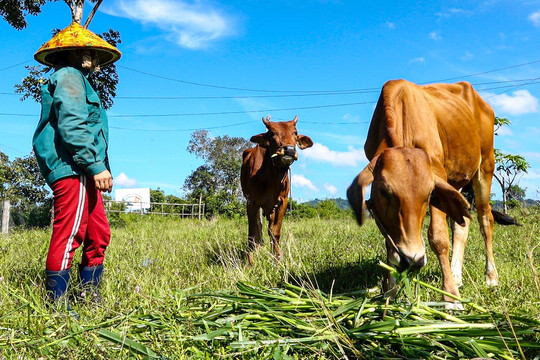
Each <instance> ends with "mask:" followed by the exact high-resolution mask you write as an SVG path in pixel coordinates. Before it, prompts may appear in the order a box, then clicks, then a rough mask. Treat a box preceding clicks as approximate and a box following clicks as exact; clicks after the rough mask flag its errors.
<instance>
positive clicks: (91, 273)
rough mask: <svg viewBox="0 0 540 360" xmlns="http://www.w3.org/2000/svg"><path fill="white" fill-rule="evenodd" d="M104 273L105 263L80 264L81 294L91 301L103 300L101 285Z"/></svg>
mask: <svg viewBox="0 0 540 360" xmlns="http://www.w3.org/2000/svg"><path fill="white" fill-rule="evenodd" d="M102 275H103V264H101V265H97V266H80V267H79V280H80V286H81V293H80V296H81V297H82V298H86V299H88V300H90V301H96V302H101V296H100V294H99V286H100V284H101V277H102Z"/></svg>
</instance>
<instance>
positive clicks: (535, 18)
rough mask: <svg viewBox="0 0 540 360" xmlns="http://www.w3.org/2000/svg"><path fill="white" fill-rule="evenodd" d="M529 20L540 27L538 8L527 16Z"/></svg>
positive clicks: (539, 11)
mask: <svg viewBox="0 0 540 360" xmlns="http://www.w3.org/2000/svg"><path fill="white" fill-rule="evenodd" d="M528 19H529V21H530V22H532V23H533V25H534V26H539V27H540V10H538V11H535V12H533V13H532V14H531V15H529V17H528Z"/></svg>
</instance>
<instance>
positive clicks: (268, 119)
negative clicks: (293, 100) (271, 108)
mask: <svg viewBox="0 0 540 360" xmlns="http://www.w3.org/2000/svg"><path fill="white" fill-rule="evenodd" d="M271 118H272V117H271V116H270V115H266V119H265V118H264V116H263V118H262V121H263V123H264V125H267V124H268V123H269V122H270V119H271Z"/></svg>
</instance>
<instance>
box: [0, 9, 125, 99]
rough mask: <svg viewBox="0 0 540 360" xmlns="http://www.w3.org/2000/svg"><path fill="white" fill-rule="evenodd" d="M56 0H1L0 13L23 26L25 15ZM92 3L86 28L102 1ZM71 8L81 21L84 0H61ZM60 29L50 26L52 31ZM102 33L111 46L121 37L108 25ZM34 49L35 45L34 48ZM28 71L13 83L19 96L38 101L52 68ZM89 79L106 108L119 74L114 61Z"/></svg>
mask: <svg viewBox="0 0 540 360" xmlns="http://www.w3.org/2000/svg"><path fill="white" fill-rule="evenodd" d="M52 1H56V0H9V1H1V2H0V15H1V16H2V17H3V18H4V20H6V21H7V23H8V24H10V25H11V26H12V27H13V28H15V29H17V30H22V29H24V28H26V26H27V25H28V23H27V21H26V17H27V16H28V15H33V16H36V15H39V14H40V13H41V7H42V6H43V5H45V4H46V3H48V2H52ZM91 2H92V3H94V7H93V9H92V11H91V12H90V14H89V15H88V18H87V19H86V22H85V24H84V27H85V28H88V25H90V22H91V21H92V19H93V17H94V14H95V13H96V11H97V9H98V8H99V6H100V5H101V3H102V2H103V0H91ZM64 3H66V4H67V5H68V6H69V8H70V10H71V18H72V21H74V22H77V23H78V24H82V14H83V9H84V0H64ZM58 31H59V29H54V30H53V35H55V34H56V33H57V32H58ZM101 37H102V38H103V39H104V40H105V41H107V42H108V43H110V44H111V45H113V46H117V44H118V43H120V42H121V40H120V33H119V32H117V31H114V30H112V29H109V31H107V32H104V33H102V34H101ZM36 50H37V49H36ZM26 69H27V70H28V75H27V76H26V77H25V78H23V80H22V82H21V84H16V85H15V92H16V93H18V94H22V96H21V100H26V99H28V98H30V97H31V98H32V99H34V100H35V101H37V102H40V101H41V84H42V83H43V81H44V78H45V75H46V74H47V73H48V72H50V71H51V70H52V68H51V67H49V66H42V65H37V66H26ZM90 81H91V82H92V83H93V84H94V86H95V87H96V90H97V92H98V94H99V97H100V99H101V102H102V104H103V107H104V108H105V109H109V108H111V107H112V105H113V104H114V101H113V98H114V97H115V96H116V88H117V85H118V74H117V72H116V65H114V64H112V65H109V66H106V67H104V68H102V69H101V71H96V72H94V73H92V74H91V76H90Z"/></svg>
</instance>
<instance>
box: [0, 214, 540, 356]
mask: <svg viewBox="0 0 540 360" xmlns="http://www.w3.org/2000/svg"><path fill="white" fill-rule="evenodd" d="M517 215H518V216H519V219H520V221H521V222H522V223H523V224H524V226H522V227H499V226H497V227H496V229H495V237H494V239H495V240H494V252H495V259H496V263H497V267H498V272H499V276H500V285H499V286H498V287H497V288H488V287H486V286H485V284H484V265H485V263H484V245H483V241H482V239H481V236H480V235H479V231H478V227H477V224H476V223H475V222H474V223H473V225H472V226H471V235H470V237H469V241H468V244H467V249H466V253H465V273H464V287H463V288H462V289H461V293H462V296H463V298H466V299H470V301H472V302H474V303H476V304H478V305H479V306H481V307H483V308H485V309H488V310H489V311H491V312H493V313H496V314H502V315H504V314H512V316H515V315H520V316H522V317H523V318H529V319H532V320H536V321H538V320H540V282H539V281H538V274H539V273H540V265H539V264H540V246H539V244H540V229H539V212H538V211H531V212H529V213H524V214H517ZM112 230H113V237H112V243H111V245H110V247H109V249H108V250H107V257H106V272H105V274H104V281H103V286H102V295H103V300H104V301H103V303H101V304H98V305H93V304H88V303H85V302H84V301H79V302H74V303H73V308H74V310H75V311H76V312H77V313H78V314H79V316H80V320H76V319H75V318H73V317H71V316H69V314H66V313H63V312H55V311H53V310H51V309H49V308H48V307H47V306H46V305H45V303H44V301H43V299H44V296H45V291H44V272H43V266H44V259H45V256H46V251H47V247H48V241H49V237H50V232H49V231H48V230H42V231H38V230H35V231H21V232H15V233H13V234H11V235H10V236H8V237H0V359H3V358H6V359H10V358H23V359H24V358H29V359H33V358H39V357H42V358H55V359H56V358H65V359H90V358H96V359H100V358H103V359H110V358H119V357H120V358H121V357H136V358H137V357H140V358H146V357H150V358H151V357H154V356H156V357H159V356H163V357H165V358H175V359H176V358H192V357H199V358H213V357H216V356H219V355H220V354H221V355H225V354H231V353H232V354H236V356H237V357H240V358H256V357H257V356H261V355H265V356H266V355H268V356H273V357H275V358H280V357H279V356H281V358H290V356H292V358H295V357H296V358H314V359H315V358H326V357H336V356H339V354H341V352H340V351H341V350H339V346H338V348H337V349H338V350H335V349H333V348H332V349H331V348H327V350H324V349H322V350H321V348H320V347H311V345H309V346H306V347H305V348H303V350H302V351H301V352H295V351H294V348H295V347H294V346H293V345H291V344H285V343H283V344H278V343H274V344H273V345H272V346H268V347H264V346H262V345H261V346H262V347H261V351H260V352H259V353H258V355H257V356H256V355H255V353H253V352H250V351H241V350H239V349H236V350H234V349H232V348H231V345H230V342H226V341H225V342H223V341H221V340H220V341H209V340H204V339H197V338H195V339H192V340H193V341H184V340H185V339H186V338H188V337H189V336H191V337H194V336H203V337H204V336H208V335H204V334H209V333H211V332H212V331H218V330H219V329H218V330H215V329H217V328H212V326H211V325H210V324H207V325H206V326H207V328H206V329H204V328H200V327H199V325H200V324H199V323H197V321H198V320H200V316H201V314H202V312H208V310H209V309H208V308H201V309H198V310H197V311H195V309H193V308H192V307H191V305H192V304H194V303H197V304H198V305H197V306H203V307H204V306H206V307H211V306H215V307H219V306H221V305H219V304H217V303H216V302H215V301H208V300H204V301H202V302H196V301H195V302H194V300H193V299H194V295H195V294H202V293H205V294H214V295H216V294H220V293H222V294H227V296H237V295H235V294H238V288H237V286H238V284H243V283H251V284H257V285H256V287H262V288H264V289H275V288H282V287H283V286H284V284H304V286H307V287H309V289H318V290H320V291H321V294H326V295H325V296H328V297H329V298H335V297H338V296H346V297H348V298H355V297H356V298H361V297H363V296H366V294H367V293H369V294H371V293H372V292H374V293H377V291H378V290H377V289H376V288H377V287H378V286H379V284H380V282H381V278H382V273H383V269H382V268H381V267H380V266H379V265H378V263H379V261H380V260H384V253H385V250H384V244H383V241H382V237H381V235H380V234H379V232H378V230H377V229H376V226H375V225H374V224H373V222H368V223H367V224H366V225H365V226H363V227H361V228H360V227H358V226H357V225H356V223H355V221H354V220H353V219H352V218H345V219H333V220H328V219H327V220H325V219H311V220H294V221H292V220H286V221H285V223H284V227H283V233H282V250H283V259H282V261H280V262H278V261H276V260H275V259H274V258H273V255H272V254H271V252H270V246H269V244H268V242H266V244H265V245H264V246H263V247H261V248H260V249H259V250H258V251H257V252H256V254H255V265H254V266H253V267H251V268H247V267H246V259H245V253H244V250H245V249H246V243H247V236H246V233H247V223H246V220H245V219H235V220H226V219H217V220H203V221H198V220H178V219H173V218H160V217H138V216H127V217H123V218H121V219H120V220H119V221H115V223H114V226H113V229H112ZM79 256H80V254H79ZM78 258H79V257H77V259H78ZM428 258H429V261H428V265H427V266H426V268H424V269H423V270H422V272H421V274H420V275H419V279H420V280H421V281H424V282H426V283H428V284H429V285H431V286H433V287H435V288H437V287H440V283H441V280H440V269H439V266H438V264H437V261H436V259H435V258H434V256H433V254H432V253H429V254H428ZM75 266H76V264H75ZM306 284H307V285H306ZM370 289H372V290H371V291H369V290H370ZM73 290H74V292H76V290H77V289H76V286H74V288H73ZM366 291H367V293H366ZM417 291H418V295H417V296H419V297H420V298H421V299H423V300H424V301H426V300H428V301H438V300H440V299H441V295H440V293H438V292H437V291H436V290H432V289H430V288H429V287H420V288H418V289H417ZM340 294H342V295H340ZM370 296H372V295H370ZM362 301H363V300H362ZM212 304H214V305H212ZM509 316H510V315H509ZM198 317H199V318H198ZM197 324H199V325H197ZM202 326H204V325H202ZM283 326H284V327H286V326H291V327H292V325H290V324H289V325H283ZM163 329H166V331H164V330H163ZM212 329H214V330H212ZM246 331H247V330H246ZM126 334H129V335H130V336H124V335H126ZM137 334H139V335H137ZM533 334H534V333H533ZM535 334H536V335H534V336H537V334H538V333H535ZM249 336H250V335H249V333H245V337H246V338H249ZM181 339H184V340H181ZM537 340H538V339H537ZM299 341H300V340H299ZM321 341H322V340H321ZM340 346H341V347H343V344H341V345H340ZM310 348H312V349H313V351H312V352H309V350H306V349H310ZM353 348H354V347H353ZM263 350H264V351H263ZM335 351H337V355H336V354H334V355H332V354H333V353H334V352H335ZM343 351H344V353H345V354H349V355H350V354H351V352H350V350H343ZM352 354H353V355H354V354H355V352H354V351H353V352H352ZM288 356H289V357H288ZM513 356H516V358H520V354H519V352H518V353H516V355H513ZM450 358H452V357H451V356H450Z"/></svg>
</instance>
